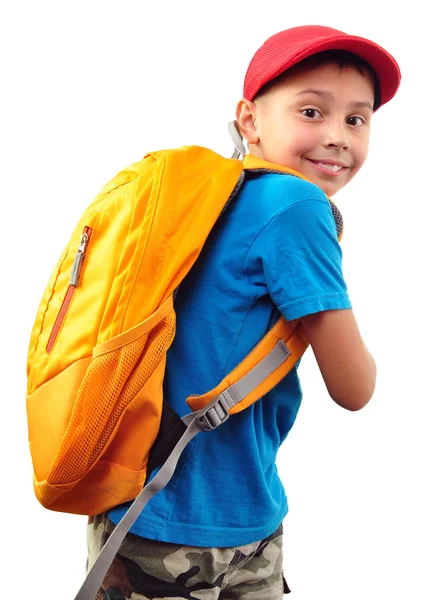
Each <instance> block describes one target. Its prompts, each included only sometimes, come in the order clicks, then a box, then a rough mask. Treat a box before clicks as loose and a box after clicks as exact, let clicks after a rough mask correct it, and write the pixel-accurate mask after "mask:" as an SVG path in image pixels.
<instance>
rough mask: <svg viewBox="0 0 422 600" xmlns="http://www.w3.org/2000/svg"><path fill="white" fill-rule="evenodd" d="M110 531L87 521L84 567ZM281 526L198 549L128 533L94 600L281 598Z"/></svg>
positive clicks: (98, 520) (98, 521)
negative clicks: (259, 536)
mask: <svg viewBox="0 0 422 600" xmlns="http://www.w3.org/2000/svg"><path fill="white" fill-rule="evenodd" d="M113 529H114V525H113V523H112V522H111V521H110V519H108V518H107V517H106V516H105V515H99V516H97V517H94V518H90V519H89V523H88V569H89V568H90V567H91V565H92V564H93V562H94V561H95V559H96V558H97V556H98V554H99V552H100V550H101V548H102V546H103V545H104V544H105V542H106V541H107V539H108V537H109V536H110V534H111V532H112V531H113ZM282 534H283V529H282V525H281V526H280V527H279V529H278V530H277V531H276V532H275V533H273V534H272V535H271V536H269V537H268V538H266V539H265V540H262V541H260V542H255V543H253V544H248V545H246V546H238V547H236V548H200V547H193V546H179V545H177V544H169V543H166V542H156V541H154V540H148V539H146V538H141V537H139V536H137V535H132V534H130V533H129V534H128V535H127V536H126V538H125V540H124V542H123V544H122V546H121V548H120V550H119V552H118V554H117V555H116V557H115V559H114V561H113V563H112V565H111V568H110V570H109V572H108V573H107V575H106V577H105V579H104V581H103V584H102V586H101V589H100V591H99V592H98V594H97V597H96V600H217V599H219V600H223V599H224V600H229V599H230V600H280V599H281V598H283V590H284V591H285V592H286V593H288V592H289V591H290V590H289V589H288V587H287V584H286V582H285V580H284V577H283V571H282V556H283V554H282V543H283V535H282Z"/></svg>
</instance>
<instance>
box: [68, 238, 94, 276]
mask: <svg viewBox="0 0 422 600" xmlns="http://www.w3.org/2000/svg"><path fill="white" fill-rule="evenodd" d="M88 241H89V236H88V234H87V233H86V232H84V233H83V234H82V237H81V241H80V243H79V248H78V251H77V253H76V256H75V260H74V261H73V266H72V273H71V275H70V285H74V286H75V287H77V286H78V284H79V276H80V274H81V269H82V263H83V260H84V258H85V250H86V246H87V244H88Z"/></svg>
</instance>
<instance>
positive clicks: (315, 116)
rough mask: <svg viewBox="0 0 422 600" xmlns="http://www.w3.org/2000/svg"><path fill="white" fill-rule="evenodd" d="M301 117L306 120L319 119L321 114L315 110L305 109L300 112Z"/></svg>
mask: <svg viewBox="0 0 422 600" xmlns="http://www.w3.org/2000/svg"><path fill="white" fill-rule="evenodd" d="M302 115H304V116H305V117H308V119H321V118H322V114H321V113H320V112H319V110H317V109H316V108H305V109H303V110H302Z"/></svg>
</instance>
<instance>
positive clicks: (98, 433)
mask: <svg viewBox="0 0 422 600" xmlns="http://www.w3.org/2000/svg"><path fill="white" fill-rule="evenodd" d="M174 332H175V313H174V311H172V312H171V313H170V314H169V315H167V316H166V317H165V318H164V319H163V320H162V321H160V322H159V323H158V324H157V325H156V326H155V327H154V328H153V329H152V330H151V331H149V332H147V333H145V334H144V335H143V336H142V337H140V338H138V339H137V340H134V341H132V342H130V343H129V344H127V345H125V346H123V347H121V348H118V349H116V350H113V351H111V352H108V353H106V354H101V355H99V356H97V357H96V358H94V360H93V361H92V363H91V365H90V367H89V368H88V370H87V372H86V374H85V377H84V379H83V381H82V383H81V386H80V388H79V392H78V396H77V398H76V401H75V405H74V408H73V412H72V416H71V419H70V421H69V425H68V427H67V429H66V433H65V435H64V437H63V440H62V443H61V445H60V448H59V451H58V453H57V456H56V458H55V461H54V463H53V465H52V468H51V470H50V473H49V474H48V476H47V480H48V482H49V483H50V484H51V485H58V484H66V483H72V482H74V481H76V480H78V479H79V478H80V477H82V476H83V475H85V474H86V473H87V471H88V470H89V468H90V467H91V465H93V463H94V462H95V461H96V460H97V458H98V457H99V455H100V454H101V452H102V451H103V450H104V448H105V445H106V444H107V442H108V440H109V438H110V436H111V435H112V433H113V431H114V429H115V427H116V424H117V422H118V420H119V418H120V417H121V415H122V413H123V412H124V410H125V409H126V408H127V406H128V405H129V404H130V402H131V401H132V400H133V398H134V397H135V396H136V394H138V393H139V391H140V390H142V388H143V386H144V385H145V383H146V382H147V381H148V379H149V378H150V376H151V375H152V374H153V372H154V370H155V369H156V367H157V366H158V365H159V363H160V362H161V360H162V359H163V357H164V355H165V354H166V352H167V350H168V348H169V346H170V344H171V342H172V340H173V337H174Z"/></svg>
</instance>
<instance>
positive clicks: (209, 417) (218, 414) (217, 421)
mask: <svg viewBox="0 0 422 600" xmlns="http://www.w3.org/2000/svg"><path fill="white" fill-rule="evenodd" d="M229 416H230V414H229V406H228V402H227V400H226V399H225V397H224V395H223V394H221V395H220V396H218V397H217V398H216V399H215V400H214V401H213V403H212V404H211V405H209V406H208V407H206V408H205V409H204V412H203V413H202V415H200V416H199V417H198V419H197V421H198V424H199V426H200V427H201V429H202V431H211V430H212V429H216V428H217V427H219V425H221V424H222V423H224V422H225V421H227V419H228V418H229Z"/></svg>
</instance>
